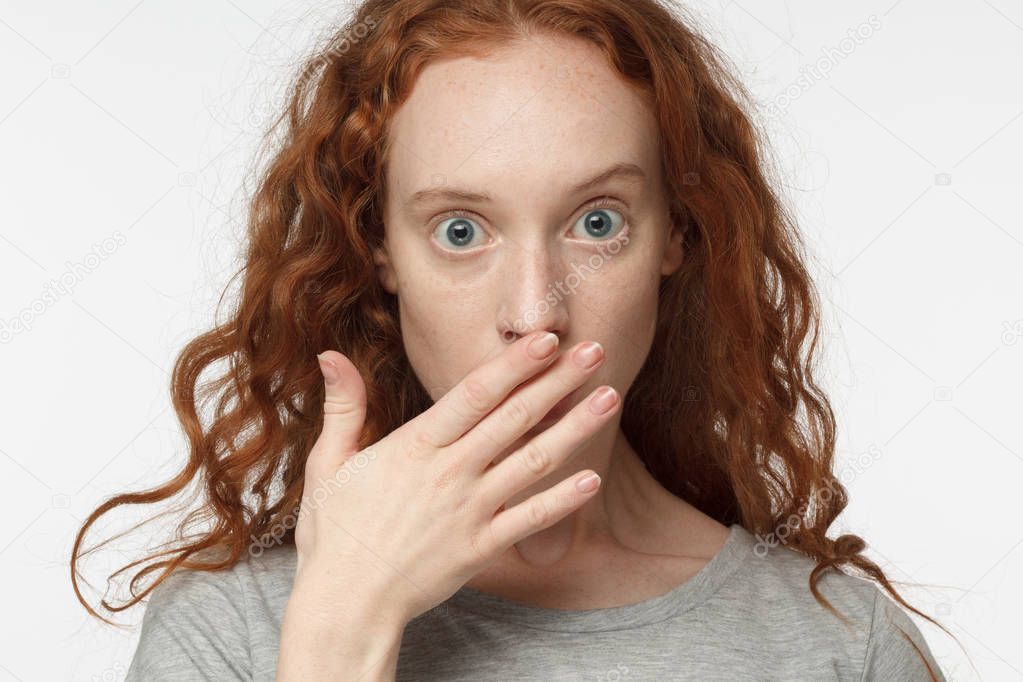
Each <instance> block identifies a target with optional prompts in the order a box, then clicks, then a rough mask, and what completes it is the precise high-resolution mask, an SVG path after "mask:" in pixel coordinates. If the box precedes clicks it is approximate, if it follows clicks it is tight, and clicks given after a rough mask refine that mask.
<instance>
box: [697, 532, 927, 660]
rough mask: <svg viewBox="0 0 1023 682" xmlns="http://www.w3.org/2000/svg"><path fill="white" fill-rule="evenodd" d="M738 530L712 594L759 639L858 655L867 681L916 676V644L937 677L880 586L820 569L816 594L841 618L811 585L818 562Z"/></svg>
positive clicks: (912, 628)
mask: <svg viewBox="0 0 1023 682" xmlns="http://www.w3.org/2000/svg"><path fill="white" fill-rule="evenodd" d="M737 533H738V536H737V542H736V543H735V546H734V552H735V553H734V555H733V557H734V558H735V569H734V571H733V573H732V574H731V575H730V578H729V580H728V581H727V582H726V583H725V584H723V585H722V586H721V589H719V590H718V592H717V594H715V598H716V599H718V600H724V601H726V602H729V603H730V604H731V606H732V607H734V608H736V609H738V610H739V612H741V613H742V614H743V616H744V618H743V620H744V622H745V623H746V624H748V626H749V627H751V628H753V629H755V630H756V631H757V632H758V633H759V635H758V636H760V637H762V638H764V640H766V641H768V642H771V643H772V644H774V645H779V646H780V645H784V644H786V643H788V644H791V645H798V647H799V649H801V650H806V648H807V647H814V646H818V647H821V648H822V649H828V648H831V649H836V650H841V651H842V652H845V653H848V654H849V655H850V656H852V657H854V658H855V657H859V660H862V661H863V665H864V674H865V675H867V676H868V677H869V678H871V679H873V678H874V677H875V676H877V677H881V678H884V679H887V678H889V677H893V678H900V679H916V676H917V675H920V674H922V673H923V672H924V671H925V669H924V668H923V664H922V662H921V661H920V657H919V656H918V655H917V653H916V649H917V648H919V649H920V651H921V652H923V653H924V654H925V656H926V657H927V658H928V662H929V663H930V664H931V666H932V667H934V669H935V673H936V675H937V676H938V678H939V679H941V677H940V671H939V670H938V669H937V665H936V664H935V663H934V659H933V658H932V657H931V654H930V651H929V649H928V647H927V643H926V640H925V639H924V637H923V635H922V633H921V632H920V629H919V628H918V627H917V625H916V623H915V622H914V621H913V619H912V618H910V616H909V614H908V612H906V611H905V610H904V609H903V608H902V607H901V606H900V605H899V604H897V603H896V602H895V601H894V600H893V599H892V598H891V597H890V596H889V595H888V593H887V592H886V591H885V590H884V589H883V588H882V587H881V586H880V585H879V584H878V583H876V582H874V581H872V580H868V579H866V578H861V577H858V576H855V575H850V574H848V573H843V572H841V571H838V570H835V569H829V570H826V571H824V572H822V573H820V574H819V576H818V579H817V581H816V588H817V591H818V592H819V593H820V595H821V596H822V597H823V598H824V599H826V600H827V601H828V602H829V603H830V604H831V605H832V606H833V607H834V608H835V610H836V611H838V612H839V613H840V614H842V616H844V617H845V620H844V621H843V620H841V619H840V618H839V617H838V616H836V615H835V614H834V613H832V612H831V611H830V610H829V609H828V608H827V607H826V606H825V605H824V604H822V603H820V602H819V601H818V600H817V599H816V598H815V596H814V594H813V593H812V592H811V590H810V576H811V573H812V572H813V570H814V568H815V567H816V565H817V562H816V560H814V559H813V558H812V557H809V556H807V555H805V554H802V553H800V552H798V551H796V550H794V549H791V548H789V547H786V546H784V545H782V544H778V543H768V542H766V541H764V540H763V539H762V538H760V537H758V536H756V535H754V534H752V533H750V532H749V531H747V530H745V529H744V528H742V527H741V526H737ZM903 596H904V598H905V595H903ZM775 640H776V641H775ZM921 679H930V677H929V676H925V677H921Z"/></svg>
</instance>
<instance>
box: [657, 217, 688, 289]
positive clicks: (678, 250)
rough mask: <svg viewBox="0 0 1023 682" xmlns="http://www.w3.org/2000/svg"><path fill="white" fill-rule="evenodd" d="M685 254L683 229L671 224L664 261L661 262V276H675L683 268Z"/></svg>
mask: <svg viewBox="0 0 1023 682" xmlns="http://www.w3.org/2000/svg"><path fill="white" fill-rule="evenodd" d="M684 256H685V254H684V253H683V251H682V228H680V227H679V226H677V225H674V224H671V225H670V226H669V229H668V238H667V241H666V243H665V245H664V260H662V261H661V274H662V275H664V276H667V275H671V274H673V273H674V272H675V271H676V270H678V269H679V268H680V267H681V266H682V260H683V258H684Z"/></svg>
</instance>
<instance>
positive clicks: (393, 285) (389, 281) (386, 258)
mask: <svg viewBox="0 0 1023 682" xmlns="http://www.w3.org/2000/svg"><path fill="white" fill-rule="evenodd" d="M373 262H374V263H376V265H377V276H378V277H379V278H380V284H381V285H382V286H383V287H384V290H385V291H387V292H388V293H390V294H397V293H398V278H397V276H396V275H395V273H394V265H393V264H392V263H391V255H390V253H388V251H387V244H386V243H385V244H381V245H380V246H379V247H377V248H375V249H373Z"/></svg>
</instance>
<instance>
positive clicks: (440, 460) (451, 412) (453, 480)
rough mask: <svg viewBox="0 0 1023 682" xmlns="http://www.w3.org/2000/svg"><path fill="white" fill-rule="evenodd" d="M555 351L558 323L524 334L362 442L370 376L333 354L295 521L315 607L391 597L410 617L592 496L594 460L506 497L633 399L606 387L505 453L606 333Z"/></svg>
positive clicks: (585, 372) (323, 612)
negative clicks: (585, 484) (600, 405)
mask: <svg viewBox="0 0 1023 682" xmlns="http://www.w3.org/2000/svg"><path fill="white" fill-rule="evenodd" d="M556 350H557V336H555V335H553V334H545V333H536V334H532V335H529V336H526V337H524V338H522V339H519V340H518V341H517V342H516V343H514V344H512V345H511V346H509V347H508V348H507V349H505V350H504V351H503V352H502V353H501V355H499V356H497V357H495V358H493V359H491V360H489V361H486V362H484V363H483V364H481V365H480V366H479V367H477V368H475V369H474V370H473V371H472V372H471V373H470V374H469V375H468V376H466V377H465V378H464V379H463V380H462V381H461V382H459V383H458V384H457V385H456V386H455V387H454V388H452V389H451V390H450V391H449V392H448V393H447V394H445V395H444V396H443V397H442V398H441V399H440V400H439V401H437V402H436V403H435V404H434V405H433V406H431V407H430V408H429V409H428V410H426V411H424V412H423V413H422V414H420V415H418V416H417V417H415V418H414V419H411V420H409V421H408V422H407V423H406V424H404V425H402V426H401V427H399V428H398V429H396V430H395V431H393V432H392V433H390V434H388V435H387V436H386V437H384V438H383V439H381V440H380V441H378V442H376V443H374V444H373V445H371V446H369V447H368V448H366V449H364V450H362V451H358V442H359V436H360V434H361V432H362V428H363V423H364V420H365V416H366V390H365V386H364V384H363V382H362V378H361V377H360V376H359V373H358V371H357V370H356V368H355V366H354V365H353V364H352V363H351V362H350V361H349V360H348V359H347V358H346V357H345V356H344V355H342V354H341V353H338V352H336V351H327V352H324V353H322V354H321V355H320V363H321V369H322V371H323V374H324V377H325V383H326V401H325V405H324V424H323V430H322V431H321V433H320V436H319V438H318V440H317V441H316V443H315V445H314V447H313V449H312V451H311V452H310V454H309V457H308V460H307V463H306V473H305V489H304V492H303V500H302V509H301V513H300V514H299V519H298V523H297V526H296V528H295V544H296V547H297V551H298V568H297V572H296V589H300V590H301V593H302V594H303V595H304V596H303V601H304V604H305V608H306V611H307V612H308V609H309V608H310V604H311V603H316V604H317V605H318V606H317V607H316V611H317V612H318V614H319V615H320V616H321V617H323V618H325V619H328V620H329V618H330V614H331V612H332V610H334V609H345V608H346V600H350V599H356V601H357V602H358V603H359V604H360V606H363V608H365V606H364V605H366V604H369V603H374V604H379V608H380V609H381V614H383V613H386V614H387V615H388V616H389V617H390V616H393V617H394V618H396V619H397V620H398V621H399V622H401V623H402V625H404V624H405V623H407V622H408V621H410V620H411V619H412V618H414V617H416V616H417V615H419V614H421V613H423V612H425V611H427V610H429V609H431V608H433V607H434V606H436V605H438V604H440V603H441V602H443V601H444V600H446V599H447V598H448V597H450V596H451V595H452V594H454V593H455V592H456V591H458V589H459V588H460V587H461V586H462V585H464V584H465V583H466V582H467V581H468V580H469V579H470V578H472V577H473V576H474V575H476V574H477V573H478V572H480V571H481V570H482V569H483V568H484V567H486V566H487V565H488V564H490V563H491V562H493V561H494V560H496V559H497V558H498V557H499V556H500V555H501V554H502V553H503V552H504V551H505V550H506V549H507V548H508V547H510V546H511V545H513V544H514V543H516V542H518V541H519V540H521V539H523V538H525V537H527V536H529V535H532V534H533V533H535V532H537V531H540V530H542V529H544V528H547V527H549V526H551V525H553V524H554V523H556V522H557V521H559V520H560V519H562V518H564V517H565V516H567V515H568V514H569V513H571V512H572V511H574V510H576V509H578V508H579V507H580V506H582V504H584V503H585V502H586V501H587V500H588V499H590V497H592V495H593V493H594V492H595V491H596V489H597V487H598V485H599V478H598V479H597V480H596V481H591V484H592V490H583V489H580V487H579V486H578V484H579V482H580V481H582V480H583V479H585V478H587V476H588V475H589V474H593V472H591V471H588V470H587V471H582V472H579V473H578V474H576V475H573V476H570V477H569V478H566V479H564V480H562V481H560V482H559V483H557V484H555V485H554V486H552V487H550V488H548V489H547V490H544V491H542V492H540V493H537V494H535V495H533V496H532V497H530V498H528V499H526V500H524V501H523V502H521V503H519V504H517V505H515V506H513V507H511V508H509V509H504V508H503V507H504V504H505V503H506V502H507V500H508V499H509V498H510V497H512V496H513V495H515V494H516V493H518V492H519V491H521V490H522V489H524V488H525V487H527V486H530V485H531V484H533V483H535V482H536V481H538V480H540V479H542V478H543V477H544V476H546V475H548V474H549V473H550V472H552V471H554V470H555V469H557V468H558V467H560V466H561V465H563V464H564V463H565V462H566V461H567V460H568V459H569V458H570V457H571V456H572V455H573V454H574V452H575V451H576V450H577V449H578V448H580V446H582V445H583V444H584V443H585V442H586V441H588V440H589V439H590V438H591V437H592V436H593V435H594V434H595V433H596V432H597V431H598V430H599V429H600V428H601V427H602V426H603V425H604V424H606V423H607V422H608V420H609V419H610V418H611V417H612V415H613V414H614V412H615V410H616V409H617V408H618V405H619V404H620V402H621V401H620V400H618V396H617V393H616V392H614V390H613V389H611V388H610V387H607V388H605V387H600V388H598V389H596V390H595V391H593V393H591V394H590V395H589V396H587V397H586V398H585V399H584V400H582V401H580V402H579V404H577V405H576V406H575V407H574V408H573V409H572V410H571V411H569V412H568V413H567V414H565V416H564V417H562V418H561V419H560V420H558V421H557V422H555V423H554V424H553V425H552V426H550V427H549V428H547V429H545V430H543V431H541V432H539V433H538V434H537V435H535V436H534V437H533V438H532V439H530V440H529V441H528V442H526V444H525V445H524V446H522V447H521V448H519V449H518V450H516V451H514V452H512V453H510V454H509V455H508V456H507V457H505V458H504V459H502V460H500V461H499V462H497V463H496V464H495V463H493V460H494V459H495V458H496V457H497V455H499V454H501V453H503V452H504V451H506V450H507V449H508V448H509V447H510V446H512V445H513V444H514V443H515V441H516V440H517V439H519V438H520V437H521V436H523V435H524V434H526V433H527V432H528V431H529V430H530V428H532V427H533V426H534V425H535V424H537V423H538V422H539V421H540V420H541V419H542V418H543V417H544V415H545V414H546V413H547V412H548V411H549V410H550V409H551V408H552V407H553V406H554V405H555V404H556V403H557V402H558V401H559V400H560V399H561V398H562V397H564V396H565V395H567V394H569V393H570V392H571V391H573V390H574V389H576V388H577V387H579V386H580V385H581V384H583V383H584V382H585V381H586V379H587V377H589V375H590V374H591V373H592V372H593V370H594V369H595V368H596V367H598V366H599V365H600V364H601V362H603V351H602V349H601V348H600V346H599V344H594V343H583V344H579V345H577V346H576V347H575V348H573V349H572V351H571V352H568V353H565V354H563V355H562V356H561V357H559V358H558V359H557V361H556V362H555V361H554V358H555V356H556ZM587 351H588V352H589V354H588V353H587ZM586 364H591V365H592V366H590V367H586V366H585V365H586ZM534 375H538V376H536V377H535V378H534V379H533V380H531V381H527V380H529V379H531V378H532V377H534ZM608 392H610V400H609V403H610V404H609V405H607V407H606V411H605V412H604V413H602V414H601V413H599V410H597V409H596V408H595V407H593V404H594V401H593V399H594V397H597V396H601V395H603V397H604V398H605V399H607V398H608V395H607V394H608ZM594 475H595V474H594ZM299 584H300V586H299ZM360 595H361V596H360Z"/></svg>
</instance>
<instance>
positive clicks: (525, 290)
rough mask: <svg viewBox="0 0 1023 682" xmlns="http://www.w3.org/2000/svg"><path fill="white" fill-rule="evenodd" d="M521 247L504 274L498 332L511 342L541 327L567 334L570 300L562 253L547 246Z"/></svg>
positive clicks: (541, 328)
mask: <svg viewBox="0 0 1023 682" xmlns="http://www.w3.org/2000/svg"><path fill="white" fill-rule="evenodd" d="M518 251H519V253H517V254H516V257H514V258H511V259H510V260H509V262H508V263H507V264H506V266H507V270H506V272H505V273H504V276H503V277H502V280H503V282H502V287H501V301H500V308H499V311H498V320H497V322H498V332H499V333H500V334H501V337H502V339H504V340H505V341H508V342H512V341H514V340H515V339H517V338H520V337H522V336H525V335H527V334H531V333H532V332H534V331H538V330H542V331H548V332H551V333H553V334H557V335H558V336H564V335H565V333H566V332H567V330H568V312H569V307H568V305H569V302H568V300H567V296H566V294H565V288H564V286H563V281H564V273H563V272H562V270H563V267H562V263H561V262H560V261H561V258H560V256H559V255H556V254H552V253H550V252H549V251H547V250H546V249H544V248H533V249H528V250H527V249H520V250H518Z"/></svg>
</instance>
